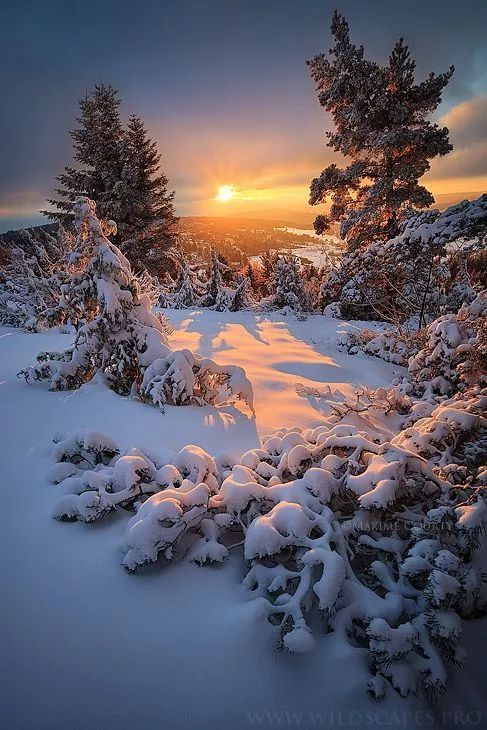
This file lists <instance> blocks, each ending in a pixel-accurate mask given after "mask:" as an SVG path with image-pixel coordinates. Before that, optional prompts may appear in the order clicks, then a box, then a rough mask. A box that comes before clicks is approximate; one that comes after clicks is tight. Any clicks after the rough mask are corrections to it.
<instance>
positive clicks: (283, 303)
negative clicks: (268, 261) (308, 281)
mask: <svg viewBox="0 0 487 730" xmlns="http://www.w3.org/2000/svg"><path fill="white" fill-rule="evenodd" d="M271 291H272V296H273V305H274V307H275V308H276V309H282V308H284V307H290V308H291V309H293V310H294V311H295V312H304V311H308V309H309V306H308V301H307V296H306V292H305V289H304V283H303V277H302V275H301V272H300V268H299V262H298V260H297V259H296V258H295V257H294V256H279V257H278V259H277V261H276V264H275V266H274V271H273V274H272V280H271Z"/></svg>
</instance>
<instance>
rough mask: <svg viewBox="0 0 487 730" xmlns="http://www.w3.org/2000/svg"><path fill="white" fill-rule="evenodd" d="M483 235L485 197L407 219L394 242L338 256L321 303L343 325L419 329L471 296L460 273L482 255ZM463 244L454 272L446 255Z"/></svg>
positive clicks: (485, 229) (486, 226) (454, 255)
mask: <svg viewBox="0 0 487 730" xmlns="http://www.w3.org/2000/svg"><path fill="white" fill-rule="evenodd" d="M486 232H487V195H482V196H481V197H480V198H479V199H478V200H475V201H473V202H468V201H464V202H462V203H459V204H458V205H454V206H452V207H450V208H448V209H447V210H445V211H443V212H442V213H439V212H438V211H426V212H424V213H420V214H418V215H415V216H412V217H411V218H409V219H408V220H407V221H406V222H405V223H404V224H403V229H402V232H401V233H400V234H399V235H398V236H396V237H395V238H392V239H390V240H389V241H387V242H385V243H383V242H377V243H373V244H371V245H369V246H368V247H367V248H366V249H364V250H362V249H358V250H356V251H353V252H352V253H349V254H347V255H346V256H344V257H343V258H342V259H341V263H340V265H339V267H337V268H335V269H333V270H332V271H331V272H330V273H329V274H328V275H327V276H326V277H325V280H324V282H323V286H322V300H323V303H324V304H325V305H326V304H327V303H329V302H333V301H339V302H340V308H341V312H342V315H343V316H344V317H346V318H349V319H362V320H363V319H379V320H383V321H386V322H392V323H393V324H394V325H398V324H402V323H404V322H406V321H407V320H410V319H411V318H413V319H414V318H415V319H416V320H417V325H419V326H420V327H421V326H422V325H423V324H425V323H428V322H431V320H432V319H434V318H435V317H437V316H438V315H439V314H440V313H442V312H445V311H457V310H458V307H459V306H460V305H461V304H462V303H463V302H467V303H469V302H470V301H471V300H472V298H473V297H474V295H475V292H474V290H473V287H472V284H471V282H470V279H469V277H468V272H467V271H466V267H467V266H468V261H469V259H470V258H471V257H473V256H475V255H476V254H477V252H478V251H479V250H485V236H486ZM465 238H470V239H472V240H471V241H470V244H469V245H468V246H465V248H464V249H463V252H462V256H463V259H464V260H463V264H462V266H460V267H458V266H457V263H456V261H457V258H458V254H457V252H454V253H451V254H450V253H449V247H450V246H451V245H452V243H453V242H456V241H459V240H460V239H465ZM450 259H451V260H450ZM450 266H452V267H453V269H455V268H456V269H457V271H456V273H455V272H453V273H452V271H451V270H450Z"/></svg>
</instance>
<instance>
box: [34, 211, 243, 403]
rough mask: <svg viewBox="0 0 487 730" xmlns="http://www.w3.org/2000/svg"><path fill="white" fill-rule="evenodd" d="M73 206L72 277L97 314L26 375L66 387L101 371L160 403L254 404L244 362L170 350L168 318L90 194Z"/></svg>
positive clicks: (117, 385) (114, 384)
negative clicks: (143, 287)
mask: <svg viewBox="0 0 487 730" xmlns="http://www.w3.org/2000/svg"><path fill="white" fill-rule="evenodd" d="M74 212H75V221H76V227H77V229H78V232H79V234H78V239H77V244H76V249H75V253H74V254H73V256H72V260H71V263H72V266H73V267H75V273H73V280H75V281H76V286H77V287H78V288H80V289H82V290H83V292H84V295H83V296H84V301H85V305H86V303H87V302H89V303H90V306H91V307H92V309H93V311H94V312H95V314H94V316H93V318H91V319H90V320H89V321H87V323H86V324H85V325H83V326H82V327H81V328H80V329H79V331H78V333H77V336H76V340H75V342H74V343H73V345H72V346H71V347H70V348H68V349H67V350H66V351H65V352H62V353H40V355H39V356H38V358H37V359H38V364H37V365H35V366H34V367H30V368H27V369H26V370H24V371H22V373H21V375H23V376H24V377H25V379H26V380H27V382H28V383H30V384H37V383H41V382H43V381H46V382H47V383H48V384H49V388H50V390H68V389H72V388H77V387H79V386H80V385H82V384H83V383H86V382H88V381H89V380H91V379H92V378H93V377H94V375H95V374H96V373H99V374H100V375H101V376H103V378H104V381H105V382H106V384H107V385H108V386H109V387H110V388H112V389H113V390H115V391H116V392H117V393H121V394H129V393H133V394H138V395H139V396H140V397H142V398H144V399H145V400H147V401H148V402H151V403H155V404H157V405H159V406H160V407H161V408H163V406H164V405H165V404H166V403H168V404H173V405H182V404H198V405H199V404H202V403H217V402H221V401H222V399H224V398H227V399H228V400H230V401H237V400H240V401H243V402H245V403H246V404H247V405H248V406H250V407H251V405H252V387H251V385H250V383H249V381H248V380H247V378H246V377H245V373H244V372H243V370H242V369H241V368H239V367H237V366H234V365H229V366H225V367H222V366H218V365H216V363H214V362H213V361H212V360H209V359H207V358H202V357H201V356H199V355H197V354H194V353H192V352H190V351H189V350H181V351H177V352H173V351H172V349H171V347H170V345H169V341H168V339H167V337H166V332H165V330H166V325H165V322H163V321H162V320H161V319H160V318H159V317H157V316H155V315H153V314H152V313H151V311H150V310H151V302H150V298H149V296H148V295H147V294H143V293H141V291H140V288H139V282H138V280H137V278H134V276H133V274H132V271H131V268H130V264H129V262H128V260H127V259H126V258H125V256H124V255H123V254H122V253H121V252H120V250H119V249H118V248H117V247H116V246H114V245H113V244H112V243H111V242H110V241H109V240H108V238H107V237H106V235H105V233H104V230H103V227H102V224H101V223H100V221H99V220H98V219H97V217H96V215H95V204H94V203H93V201H91V200H89V199H88V198H78V200H77V203H76V205H75V209H74ZM108 225H109V226H111V225H112V224H111V222H109V224H108ZM114 225H115V224H113V226H114Z"/></svg>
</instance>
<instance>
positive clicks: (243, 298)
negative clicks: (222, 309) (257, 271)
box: [230, 276, 254, 312]
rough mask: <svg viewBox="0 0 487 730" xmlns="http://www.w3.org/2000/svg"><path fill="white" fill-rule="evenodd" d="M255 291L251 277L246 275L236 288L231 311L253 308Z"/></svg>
mask: <svg viewBox="0 0 487 730" xmlns="http://www.w3.org/2000/svg"><path fill="white" fill-rule="evenodd" d="M252 295H253V292H252V286H251V283H250V279H249V278H248V277H247V276H246V277H244V278H243V279H242V281H241V282H240V284H239V285H238V287H237V288H236V290H235V294H234V295H233V299H232V303H231V304H230V311H231V312H238V311H240V310H241V309H251V308H252V305H253V303H254V302H253V296H252Z"/></svg>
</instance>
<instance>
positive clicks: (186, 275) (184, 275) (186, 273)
mask: <svg viewBox="0 0 487 730" xmlns="http://www.w3.org/2000/svg"><path fill="white" fill-rule="evenodd" d="M197 300H198V296H197V294H196V293H195V290H194V286H193V279H192V276H191V271H190V269H189V266H187V265H186V264H184V265H183V268H182V269H181V272H180V274H179V276H178V280H177V282H176V287H175V293H174V296H173V298H172V303H171V306H172V307H173V309H186V307H194V305H195V304H196V302H197Z"/></svg>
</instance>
